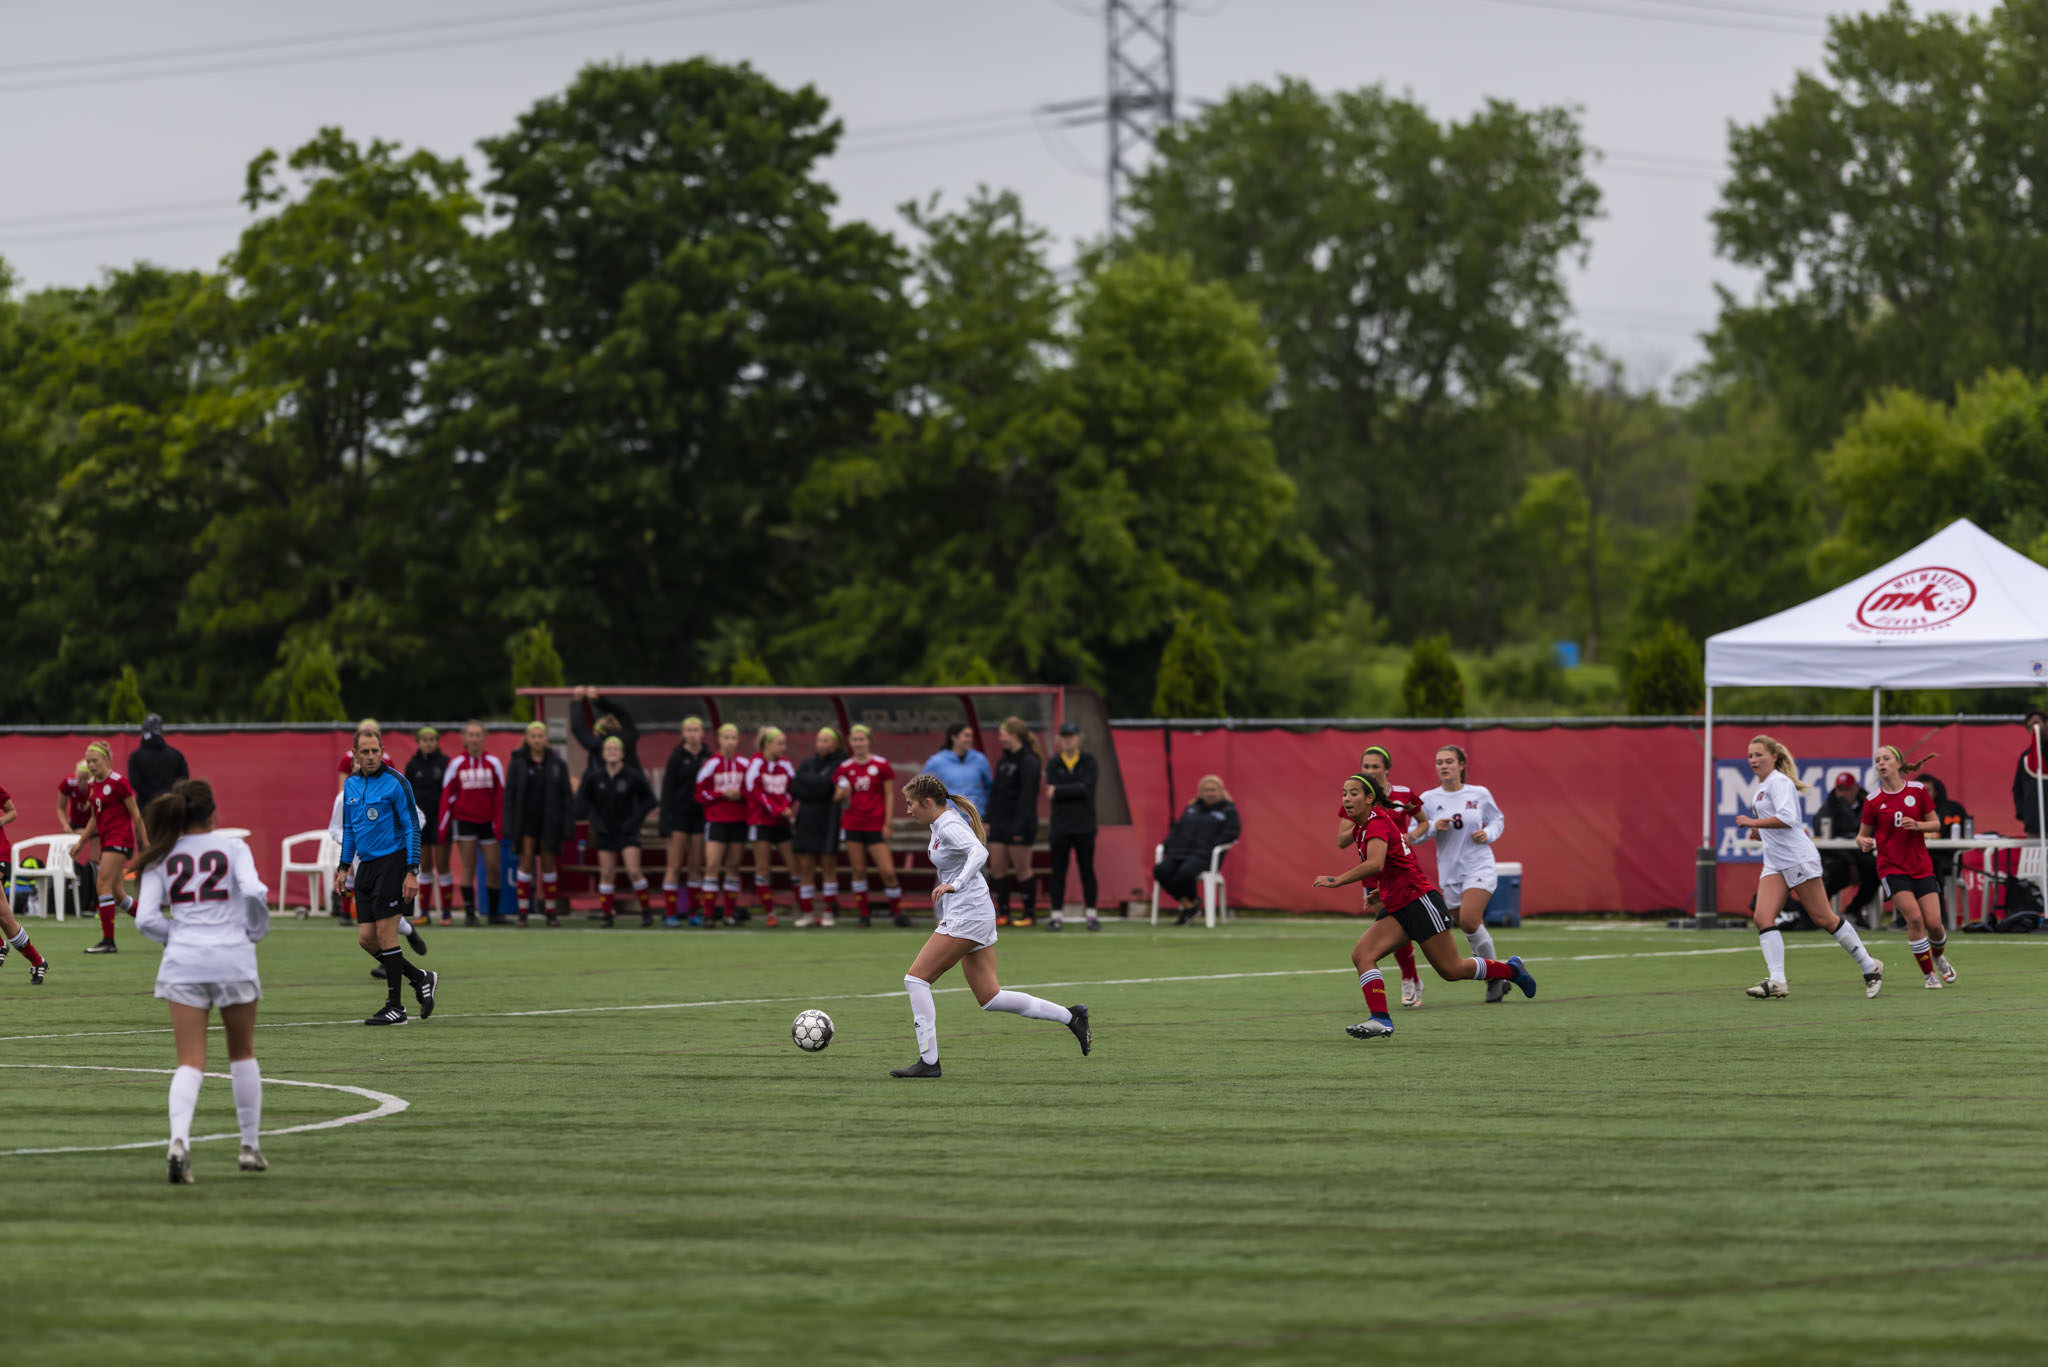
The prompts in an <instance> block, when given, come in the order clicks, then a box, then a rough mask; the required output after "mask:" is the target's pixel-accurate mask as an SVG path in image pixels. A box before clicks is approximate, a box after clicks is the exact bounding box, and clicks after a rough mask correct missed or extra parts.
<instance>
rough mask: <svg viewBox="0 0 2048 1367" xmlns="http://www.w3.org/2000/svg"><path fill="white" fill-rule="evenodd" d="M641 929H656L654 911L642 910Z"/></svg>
mask: <svg viewBox="0 0 2048 1367" xmlns="http://www.w3.org/2000/svg"><path fill="white" fill-rule="evenodd" d="M640 929H642V930H652V929H654V913H653V912H651V911H642V912H641V913H640Z"/></svg>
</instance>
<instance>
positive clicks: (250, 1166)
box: [235, 1144, 270, 1172]
mask: <svg viewBox="0 0 2048 1367" xmlns="http://www.w3.org/2000/svg"><path fill="white" fill-rule="evenodd" d="M235 1163H236V1165H237V1166H238V1167H240V1168H241V1170H242V1171H243V1172H269V1171H270V1160H269V1159H267V1158H265V1157H264V1156H263V1150H261V1149H257V1148H251V1147H250V1146H249V1145H247V1144H244V1145H242V1156H241V1157H240V1158H238V1159H236V1160H235Z"/></svg>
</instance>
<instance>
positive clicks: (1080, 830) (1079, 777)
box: [1045, 722, 1102, 930]
mask: <svg viewBox="0 0 2048 1367" xmlns="http://www.w3.org/2000/svg"><path fill="white" fill-rule="evenodd" d="M1099 773H1100V771H1099V770H1098V769H1097V768H1096V764H1095V756H1093V755H1091V754H1089V753H1088V752H1087V751H1086V750H1083V749H1082V748H1081V728H1080V727H1078V726H1076V725H1074V723H1072V722H1062V723H1061V724H1060V751H1059V753H1058V754H1056V755H1054V756H1053V757H1052V760H1051V762H1050V763H1048V764H1047V765H1046V766H1045V791H1046V795H1047V796H1048V797H1050V798H1051V799H1052V880H1051V881H1050V882H1049V883H1047V885H1046V890H1045V905H1046V906H1047V907H1048V908H1049V909H1050V910H1051V911H1052V920H1051V922H1050V923H1049V928H1050V929H1053V930H1058V929H1059V928H1060V910H1061V909H1062V908H1063V907H1065V906H1066V904H1067V857H1068V855H1070V854H1071V855H1072V856H1073V857H1074V859H1075V862H1077V863H1078V864H1080V866H1081V906H1082V909H1083V910H1084V911H1085V912H1086V913H1087V915H1088V929H1090V930H1100V929H1102V922H1101V921H1100V920H1098V919H1097V918H1096V915H1095V891H1096V890H1095V784H1096V781H1097V778H1098V775H1099Z"/></svg>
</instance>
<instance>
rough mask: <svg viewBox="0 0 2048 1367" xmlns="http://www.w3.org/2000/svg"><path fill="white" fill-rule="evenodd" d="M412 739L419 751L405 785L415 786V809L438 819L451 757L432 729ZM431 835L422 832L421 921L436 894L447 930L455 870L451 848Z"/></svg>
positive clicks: (408, 764)
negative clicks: (430, 893) (431, 894)
mask: <svg viewBox="0 0 2048 1367" xmlns="http://www.w3.org/2000/svg"><path fill="white" fill-rule="evenodd" d="M413 739H414V740H415V741H416V742H417V743H418V745H419V748H418V749H416V750H414V751H413V753H412V758H411V759H409V760H407V761H406V762H405V781H406V782H407V783H409V784H411V785H412V805H413V806H415V807H417V808H419V809H420V811H421V812H432V813H434V814H435V815H439V813H440V811H441V780H442V779H444V778H446V777H447V776H448V756H446V755H444V754H442V753H441V733H440V732H439V731H436V730H435V729H434V728H433V727H431V726H422V727H421V728H420V729H419V730H418V731H417V732H416V733H414V735H413ZM428 820H429V821H431V820H433V818H432V817H429V818H428ZM431 834H432V832H423V833H422V834H421V836H420V917H421V919H425V917H426V916H427V914H428V913H427V893H428V891H429V890H430V889H433V890H437V891H438V893H439V896H440V902H441V924H442V925H444V926H445V925H447V924H448V923H449V921H450V920H452V919H453V918H452V917H451V916H450V915H449V912H450V910H451V909H452V907H453V904H454V901H455V870H454V868H453V867H452V866H451V865H450V863H449V859H448V854H449V850H448V846H446V845H436V844H435V843H434V842H433V841H432V840H431V839H429V838H428V837H429V836H430V835H431Z"/></svg>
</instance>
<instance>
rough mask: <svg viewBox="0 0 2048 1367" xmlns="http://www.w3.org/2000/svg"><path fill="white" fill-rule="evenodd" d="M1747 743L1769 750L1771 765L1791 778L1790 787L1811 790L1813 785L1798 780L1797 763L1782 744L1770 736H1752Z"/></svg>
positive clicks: (1797, 789) (1805, 790) (1807, 791)
mask: <svg viewBox="0 0 2048 1367" xmlns="http://www.w3.org/2000/svg"><path fill="white" fill-rule="evenodd" d="M1749 743H1750V744H1751V745H1761V746H1763V748H1764V749H1765V750H1768V751H1769V752H1770V754H1771V757H1772V763H1771V767H1772V768H1773V769H1775V770H1777V771H1778V772H1779V773H1781V774H1783V775H1784V776H1785V777H1786V778H1789V779H1791V780H1792V787H1793V788H1794V789H1795V790H1796V791H1798V792H1802V793H1810V792H1812V791H1813V785H1812V784H1811V783H1803V782H1801V781H1800V778H1799V765H1798V763H1797V761H1795V760H1794V759H1793V758H1792V752H1791V751H1790V750H1787V749H1786V748H1785V747H1784V746H1783V745H1781V744H1779V743H1778V742H1777V741H1776V740H1774V739H1773V738H1771V737H1770V736H1756V737H1754V738H1752V739H1751V740H1750V742H1749Z"/></svg>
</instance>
